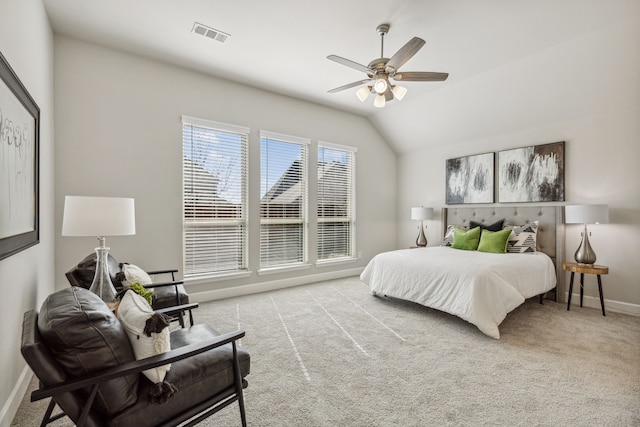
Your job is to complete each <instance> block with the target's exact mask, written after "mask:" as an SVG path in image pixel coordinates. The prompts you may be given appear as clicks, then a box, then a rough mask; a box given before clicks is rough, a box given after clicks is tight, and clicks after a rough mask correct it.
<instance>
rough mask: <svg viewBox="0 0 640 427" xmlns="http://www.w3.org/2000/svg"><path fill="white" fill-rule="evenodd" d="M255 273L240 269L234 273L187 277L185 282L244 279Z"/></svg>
mask: <svg viewBox="0 0 640 427" xmlns="http://www.w3.org/2000/svg"><path fill="white" fill-rule="evenodd" d="M252 274H253V272H252V271H240V272H234V273H224V274H212V275H209V276H199V277H193V278H190V279H185V280H184V283H185V284H186V285H200V284H203V283H211V282H218V281H221V280H233V279H243V278H245V277H249V276H251V275H252Z"/></svg>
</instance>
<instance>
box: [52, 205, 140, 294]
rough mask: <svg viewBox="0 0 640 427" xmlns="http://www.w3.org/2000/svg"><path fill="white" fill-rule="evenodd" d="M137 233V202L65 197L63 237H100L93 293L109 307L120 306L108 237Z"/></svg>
mask: <svg viewBox="0 0 640 427" xmlns="http://www.w3.org/2000/svg"><path fill="white" fill-rule="evenodd" d="M132 234H136V217H135V208H134V201H133V199H130V198H121V197H84V196H65V199H64V215H63V219H62V235H63V236H97V237H98V241H99V242H100V245H99V246H98V247H97V248H95V250H96V273H95V276H94V278H93V282H92V284H91V287H90V288H89V290H90V291H91V292H93V293H95V294H97V295H98V296H99V297H100V298H102V300H103V301H104V302H106V303H107V305H110V306H113V305H115V303H116V290H115V288H114V287H113V283H111V278H110V276H109V266H108V264H107V256H108V254H109V248H108V247H107V246H106V244H105V243H106V236H127V235H132Z"/></svg>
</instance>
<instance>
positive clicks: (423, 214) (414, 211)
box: [411, 206, 433, 246]
mask: <svg viewBox="0 0 640 427" xmlns="http://www.w3.org/2000/svg"><path fill="white" fill-rule="evenodd" d="M432 218H433V208H425V207H422V206H421V207H419V208H411V219H412V220H420V233H418V238H417V239H416V245H417V246H427V237H426V236H425V235H424V229H423V228H424V226H423V221H424V220H425V219H432Z"/></svg>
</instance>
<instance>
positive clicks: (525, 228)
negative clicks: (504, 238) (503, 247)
mask: <svg viewBox="0 0 640 427" xmlns="http://www.w3.org/2000/svg"><path fill="white" fill-rule="evenodd" d="M504 228H505V229H511V235H509V242H508V243H507V252H508V253H512V254H524V253H533V252H535V251H536V247H537V243H536V238H537V235H538V221H534V222H531V223H529V224H524V225H506V226H505V227H504Z"/></svg>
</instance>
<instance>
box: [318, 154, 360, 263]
mask: <svg viewBox="0 0 640 427" xmlns="http://www.w3.org/2000/svg"><path fill="white" fill-rule="evenodd" d="M355 152H356V150H355V148H350V147H342V146H337V145H333V144H329V143H326V142H319V143H318V261H329V260H337V259H341V258H342V259H344V258H353V257H354V247H355V243H354V242H355V188H354V187H355Z"/></svg>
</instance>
